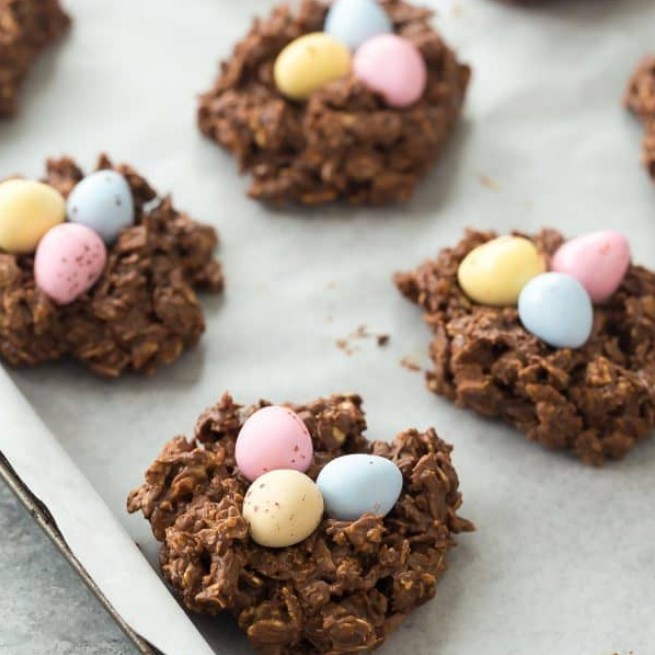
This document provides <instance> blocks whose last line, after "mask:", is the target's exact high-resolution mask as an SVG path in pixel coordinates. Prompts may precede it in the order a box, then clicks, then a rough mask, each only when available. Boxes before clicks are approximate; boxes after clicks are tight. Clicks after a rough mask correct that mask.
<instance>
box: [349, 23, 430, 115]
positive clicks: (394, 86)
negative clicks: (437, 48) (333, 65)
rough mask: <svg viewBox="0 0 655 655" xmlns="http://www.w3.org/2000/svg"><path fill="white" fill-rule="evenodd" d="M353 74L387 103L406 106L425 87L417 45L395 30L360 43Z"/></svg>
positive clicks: (424, 75) (425, 79)
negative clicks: (394, 32)
mask: <svg viewBox="0 0 655 655" xmlns="http://www.w3.org/2000/svg"><path fill="white" fill-rule="evenodd" d="M353 71H354V73H355V77H357V78H358V79H360V80H361V81H362V82H363V83H364V84H365V85H366V86H367V87H368V88H369V89H371V90H372V91H376V92H377V93H379V94H380V95H381V96H382V97H383V98H384V99H385V101H386V102H387V104H388V105H389V106H390V107H409V105H413V104H414V103H415V102H416V101H417V100H418V99H419V98H420V97H421V96H422V95H423V92H424V91H425V85H426V83H427V78H428V72H427V66H426V64H425V59H424V58H423V55H422V54H421V52H420V51H419V49H418V48H417V47H416V46H415V45H414V44H413V43H411V42H410V41H408V40H407V39H403V38H402V37H400V36H397V35H396V34H380V35H378V36H374V37H373V38H372V39H369V40H368V41H366V43H364V44H363V45H361V46H360V47H359V48H358V49H357V52H355V57H354V59H353Z"/></svg>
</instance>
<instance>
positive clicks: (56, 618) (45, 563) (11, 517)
mask: <svg viewBox="0 0 655 655" xmlns="http://www.w3.org/2000/svg"><path fill="white" fill-rule="evenodd" d="M134 653H136V650H135V649H134V647H133V646H132V645H131V644H130V642H129V641H128V639H127V638H126V637H125V636H124V635H123V633H122V632H121V630H120V629H119V628H118V626H116V625H115V624H114V622H113V621H112V619H111V618H110V617H109V615H108V614H107V613H106V612H105V610H104V608H103V607H102V606H101V605H100V604H99V603H98V601H97V600H96V598H95V597H94V596H93V594H91V592H90V591H89V590H88V589H87V588H86V587H85V586H84V584H83V583H82V581H81V580H80V579H79V578H78V576H77V574H76V573H75V572H74V571H73V569H72V568H71V567H70V566H69V564H68V563H67V562H66V561H65V560H64V558H63V557H61V555H60V554H59V553H58V552H57V551H56V549H55V548H54V546H53V545H52V544H51V543H50V541H49V540H48V538H47V537H46V535H45V534H44V533H43V532H42V531H41V529H40V528H39V527H38V526H37V525H36V523H34V522H33V521H32V520H31V518H30V516H29V514H28V513H27V512H26V511H25V509H24V508H23V506H22V505H21V504H20V503H19V502H18V501H17V500H16V499H15V498H14V496H13V495H12V494H11V492H10V491H9V490H8V489H7V487H6V486H5V485H4V484H3V483H2V481H0V655H134Z"/></svg>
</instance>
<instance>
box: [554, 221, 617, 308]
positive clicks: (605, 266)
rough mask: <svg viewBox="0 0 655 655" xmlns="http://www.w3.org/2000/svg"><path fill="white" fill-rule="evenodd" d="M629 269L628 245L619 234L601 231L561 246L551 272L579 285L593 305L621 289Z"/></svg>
mask: <svg viewBox="0 0 655 655" xmlns="http://www.w3.org/2000/svg"><path fill="white" fill-rule="evenodd" d="M629 266H630V245H629V244H628V241H627V239H626V238H625V237H624V236H623V235H622V234H621V233H619V232H612V231H610V230H602V231H598V232H590V233H589V234H583V235H582V236H579V237H576V238H575V239H571V240H570V241H567V242H566V243H564V244H563V245H562V246H561V247H560V248H559V250H558V251H557V252H556V253H555V255H554V256H553V260H552V262H551V265H550V267H551V269H552V270H553V271H556V272H558V273H568V274H569V275H572V276H573V277H574V278H576V279H577V280H578V282H580V284H582V286H583V287H584V288H585V289H586V290H587V293H588V294H589V295H590V296H591V299H592V301H593V302H595V303H600V302H604V301H605V300H607V299H608V298H609V297H610V296H611V295H612V294H613V293H614V292H615V291H616V290H617V289H618V288H619V286H620V285H621V282H623V278H624V277H625V274H626V272H627V270H628V267H629Z"/></svg>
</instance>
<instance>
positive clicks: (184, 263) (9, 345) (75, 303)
mask: <svg viewBox="0 0 655 655" xmlns="http://www.w3.org/2000/svg"><path fill="white" fill-rule="evenodd" d="M217 243H218V238H217V235H216V232H215V230H214V229H213V228H211V227H209V226H205V225H201V224H200V223H197V222H195V221H194V220H192V219H191V218H190V217H189V216H187V215H186V214H184V213H182V212H179V211H178V210H176V209H175V208H174V207H173V204H172V201H171V198H170V197H168V196H166V197H163V198H162V197H160V196H158V194H157V192H156V191H155V190H154V189H153V188H152V187H151V186H150V185H149V184H148V182H147V181H146V180H145V179H144V178H143V177H141V176H140V175H139V174H138V173H137V172H136V171H135V170H134V169H132V168H131V167H129V166H125V165H121V166H114V165H113V164H112V163H111V162H110V161H109V159H108V158H107V157H105V156H104V155H103V156H101V157H100V159H99V161H98V164H97V170H96V172H95V173H92V174H89V175H85V174H84V173H83V172H82V170H80V169H79V168H78V167H77V166H76V165H75V163H74V162H73V161H72V160H71V159H68V158H63V159H51V160H49V161H48V162H47V167H46V176H45V178H44V179H43V181H42V182H37V181H32V180H23V179H11V180H5V181H4V182H2V183H0V356H1V357H2V359H4V360H5V361H6V362H7V363H9V364H10V365H12V366H33V365H36V364H40V363H42V362H46V361H50V360H55V359H59V358H61V357H64V356H69V357H72V358H74V359H76V360H78V361H80V362H82V363H83V364H84V365H85V366H87V367H88V368H89V369H90V370H91V371H93V372H94V373H97V374H98V375H101V376H106V377H117V376H119V375H120V374H121V373H123V372H125V371H138V372H146V373H150V372H152V371H154V370H155V369H156V368H158V367H159V366H160V365H162V364H169V363H171V362H173V361H175V360H176V359H178V357H180V355H181V354H182V352H183V351H184V350H186V349H187V348H189V347H191V346H193V345H194V344H196V342H197V341H198V339H199V337H200V335H201V333H202V332H203V330H204V319H203V313H202V309H201V307H200V304H199V302H198V298H197V296H196V291H195V290H196V289H206V290H208V291H212V292H220V291H221V289H222V288H223V276H222V272H221V267H220V264H219V263H218V262H217V261H216V260H215V259H214V250H215V247H216V245H217Z"/></svg>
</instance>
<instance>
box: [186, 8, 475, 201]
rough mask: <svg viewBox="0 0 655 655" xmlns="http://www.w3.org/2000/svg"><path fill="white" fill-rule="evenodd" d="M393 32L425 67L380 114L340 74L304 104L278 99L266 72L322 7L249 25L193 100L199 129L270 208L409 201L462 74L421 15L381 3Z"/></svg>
mask: <svg viewBox="0 0 655 655" xmlns="http://www.w3.org/2000/svg"><path fill="white" fill-rule="evenodd" d="M381 5H382V7H383V8H384V10H385V11H386V12H388V15H389V17H390V18H391V21H392V23H393V29H394V30H395V32H396V34H398V35H401V36H403V37H404V38H406V39H407V40H409V41H410V42H411V43H413V44H414V45H415V46H417V47H418V49H419V51H420V53H421V54H422V56H423V58H424V59H425V62H426V64H427V86H426V89H425V92H424V93H423V96H422V98H421V99H420V100H419V101H418V102H416V103H415V104H413V105H411V106H409V107H407V108H402V109H398V108H390V107H389V106H387V104H386V103H385V102H384V100H383V98H382V97H381V96H380V95H378V94H377V93H374V92H373V91H370V90H369V89H368V88H367V87H366V86H365V85H364V84H363V83H362V82H361V81H358V80H357V79H355V77H354V76H353V75H348V76H346V77H345V78H342V79H340V80H337V81H333V82H331V83H329V84H327V86H325V87H323V88H321V89H320V90H318V91H315V92H314V93H313V94H312V95H311V96H310V97H309V99H308V100H307V101H302V102H298V101H294V100H290V99H288V98H286V97H284V96H283V95H281V94H280V93H279V92H278V90H277V88H276V86H275V82H274V78H273V68H274V63H275V60H276V58H277V56H278V54H279V53H280V52H281V51H282V49H283V48H284V47H285V46H287V45H288V44H289V43H290V42H291V41H293V40H294V39H297V38H298V37H300V36H302V35H305V34H308V33H312V32H317V31H321V30H322V29H323V24H324V21H325V17H326V12H327V5H325V4H322V3H321V2H318V1H317V0H303V3H302V5H301V7H300V10H299V11H298V13H296V14H294V13H293V12H292V11H291V9H290V8H289V7H288V6H286V5H282V6H280V7H279V8H278V9H276V10H275V11H274V12H273V14H272V16H271V17H270V18H268V19H267V20H259V21H256V22H255V24H254V26H253V28H252V30H251V31H250V33H249V34H248V35H247V36H246V38H245V39H244V40H243V41H241V42H240V43H239V44H238V45H237V46H236V48H235V49H234V52H233V54H232V57H231V58H230V59H229V60H228V61H226V62H224V63H223V64H222V66H221V70H220V73H219V75H218V78H217V79H216V81H215V83H214V86H213V87H212V88H211V89H210V90H209V91H208V92H207V93H205V94H204V95H203V96H202V97H201V99H200V107H199V110H198V123H199V126H200V129H201V131H202V132H203V133H204V134H205V135H206V136H208V137H209V138H211V139H212V140H214V141H216V142H217V143H218V144H219V145H221V146H223V147H224V148H226V149H228V150H229V151H230V152H231V153H232V154H233V155H234V156H235V157H236V159H237V161H238V163H239V167H240V169H241V171H242V172H245V173H249V174H250V175H251V176H252V178H253V181H252V185H251V186H250V191H249V193H250V195H251V197H253V198H255V199H257V200H262V201H266V202H270V203H274V204H284V203H302V204H306V205H319V204H323V203H328V202H331V201H334V200H339V199H342V200H345V201H347V202H349V203H354V204H372V205H384V204H388V203H393V202H396V201H400V200H407V199H408V198H410V197H411V195H412V193H413V191H414V187H415V186H416V184H417V182H418V181H419V179H420V178H422V177H423V176H424V175H425V173H426V172H427V170H428V169H429V168H430V167H431V166H432V165H433V164H434V163H435V162H436V160H437V159H438V157H439V155H440V152H441V150H442V148H443V146H444V144H445V142H446V140H447V138H448V136H449V135H450V133H451V132H452V131H453V129H454V126H455V123H456V122H457V119H458V117H459V115H460V112H461V107H462V103H463V100H464V95H465V92H466V88H467V85H468V81H469V77H470V70H469V68H468V67H467V66H464V65H462V64H460V63H459V62H458V61H457V59H456V57H455V55H454V53H453V52H452V51H451V50H450V49H449V48H448V47H447V46H446V44H445V43H444V41H443V39H442V38H441V36H439V34H438V33H437V32H435V31H434V30H433V29H432V27H431V26H430V17H431V12H430V11H429V10H427V9H424V8H418V7H413V6H412V5H409V4H407V3H405V2H402V1H401V0H381Z"/></svg>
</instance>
